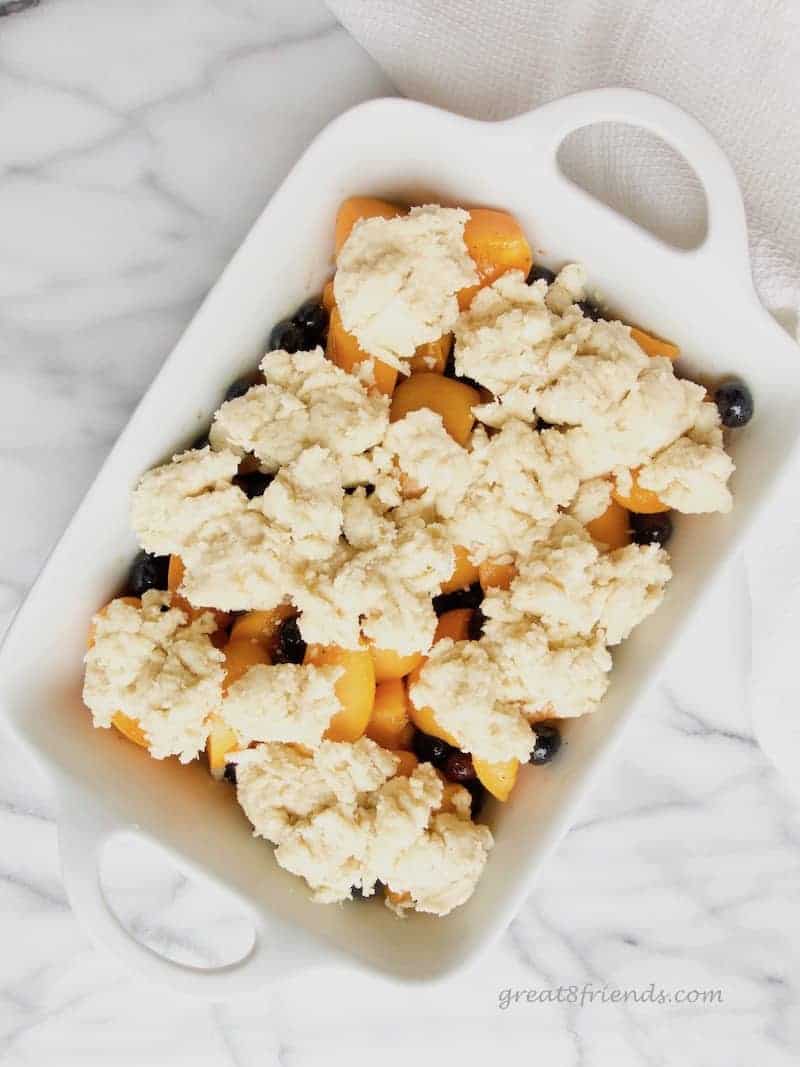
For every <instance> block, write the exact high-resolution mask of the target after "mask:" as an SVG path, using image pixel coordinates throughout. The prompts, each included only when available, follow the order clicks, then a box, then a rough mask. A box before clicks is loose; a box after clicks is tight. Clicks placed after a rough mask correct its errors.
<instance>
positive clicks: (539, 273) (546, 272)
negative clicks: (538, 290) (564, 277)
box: [528, 263, 556, 285]
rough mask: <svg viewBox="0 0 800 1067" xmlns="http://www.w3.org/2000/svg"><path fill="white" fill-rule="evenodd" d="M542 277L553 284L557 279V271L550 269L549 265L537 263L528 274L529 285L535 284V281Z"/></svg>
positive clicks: (549, 283)
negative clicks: (544, 265)
mask: <svg viewBox="0 0 800 1067" xmlns="http://www.w3.org/2000/svg"><path fill="white" fill-rule="evenodd" d="M541 278H544V280H545V281H546V282H547V284H548V285H552V284H553V282H554V281H555V280H556V272H555V271H553V270H550V268H549V267H543V266H542V265H541V264H540V263H535V264H534V265H533V266H532V267H531V272H530V274H529V275H528V285H533V283H534V282H538V281H539V280H540V279H541Z"/></svg>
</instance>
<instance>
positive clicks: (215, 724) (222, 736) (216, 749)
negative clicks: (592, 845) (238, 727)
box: [206, 715, 241, 781]
mask: <svg viewBox="0 0 800 1067" xmlns="http://www.w3.org/2000/svg"><path fill="white" fill-rule="evenodd" d="M240 747H241V746H240V743H239V738H238V736H237V734H236V732H235V731H234V730H231V728H230V726H227V725H226V724H225V722H224V721H223V720H222V719H221V718H220V717H219V716H218V715H214V716H212V718H211V730H210V731H209V734H208V738H207V740H206V758H207V759H208V768H209V770H210V771H211V776H212V777H213V778H216V779H217V781H219V780H220V779H221V778H222V777H223V776H224V774H225V765H226V763H227V762H228V756H229V755H230V753H231V752H236V751H237V750H238V749H239V748H240Z"/></svg>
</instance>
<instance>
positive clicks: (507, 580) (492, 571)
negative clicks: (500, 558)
mask: <svg viewBox="0 0 800 1067" xmlns="http://www.w3.org/2000/svg"><path fill="white" fill-rule="evenodd" d="M516 576H517V568H516V564H514V563H494V562H492V560H490V559H487V560H484V562H483V563H481V565H480V566H479V567H478V580H479V581H480V583H481V589H483V590H484V592H485V591H486V590H487V589H508V588H509V587H510V585H511V583H512V582H513V581H514V579H515V578H516Z"/></svg>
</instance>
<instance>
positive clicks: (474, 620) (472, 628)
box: [467, 607, 486, 641]
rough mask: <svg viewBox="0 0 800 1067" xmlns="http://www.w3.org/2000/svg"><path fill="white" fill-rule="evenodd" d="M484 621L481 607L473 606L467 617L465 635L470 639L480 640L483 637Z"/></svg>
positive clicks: (484, 617)
mask: <svg viewBox="0 0 800 1067" xmlns="http://www.w3.org/2000/svg"><path fill="white" fill-rule="evenodd" d="M485 622H486V616H485V615H484V614H483V612H482V611H481V609H480V608H479V607H478V608H475V610H474V611H473V612H472V615H471V616H470V619H469V626H468V627H467V637H468V638H469V639H470V641H480V639H481V638H482V637H483V624H484V623H485Z"/></svg>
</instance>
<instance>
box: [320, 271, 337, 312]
mask: <svg viewBox="0 0 800 1067" xmlns="http://www.w3.org/2000/svg"><path fill="white" fill-rule="evenodd" d="M322 306H323V307H324V308H325V310H326V311H327V312H328V314H329V315H330V313H331V312H332V311H333V309H334V308H335V307H336V297H335V296H334V295H333V278H330V279H329V280H328V281H327V282H325V284H324V285H323V287H322Z"/></svg>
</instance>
